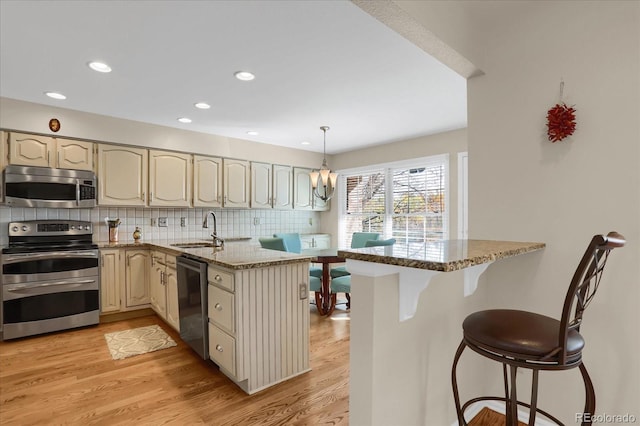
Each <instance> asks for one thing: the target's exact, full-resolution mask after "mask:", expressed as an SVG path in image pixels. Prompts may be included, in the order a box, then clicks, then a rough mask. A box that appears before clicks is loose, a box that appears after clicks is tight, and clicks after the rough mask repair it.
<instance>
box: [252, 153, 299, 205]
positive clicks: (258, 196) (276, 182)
mask: <svg viewBox="0 0 640 426" xmlns="http://www.w3.org/2000/svg"><path fill="white" fill-rule="evenodd" d="M292 193H293V191H292V167H291V166H280V165H277V164H273V165H271V164H268V163H257V162H252V163H251V208H254V209H270V208H274V209H281V210H284V209H291V208H292V207H293V201H292Z"/></svg>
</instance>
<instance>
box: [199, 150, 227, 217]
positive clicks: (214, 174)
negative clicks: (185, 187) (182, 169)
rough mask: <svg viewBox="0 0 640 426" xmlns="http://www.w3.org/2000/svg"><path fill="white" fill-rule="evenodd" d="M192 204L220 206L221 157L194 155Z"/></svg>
mask: <svg viewBox="0 0 640 426" xmlns="http://www.w3.org/2000/svg"><path fill="white" fill-rule="evenodd" d="M193 206H194V207H222V158H217V157H204V156H201V155H194V157H193Z"/></svg>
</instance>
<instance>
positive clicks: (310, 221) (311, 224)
mask: <svg viewBox="0 0 640 426" xmlns="http://www.w3.org/2000/svg"><path fill="white" fill-rule="evenodd" d="M309 226H313V218H312V217H310V218H309Z"/></svg>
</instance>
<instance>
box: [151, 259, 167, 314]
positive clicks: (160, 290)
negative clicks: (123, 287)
mask: <svg viewBox="0 0 640 426" xmlns="http://www.w3.org/2000/svg"><path fill="white" fill-rule="evenodd" d="M164 272H165V264H164V253H162V254H160V253H158V252H155V251H154V252H151V273H150V275H149V301H150V302H151V309H153V310H154V311H156V313H157V314H158V315H159V316H160V317H162V318H163V319H166V316H167V315H166V309H165V302H164V301H165V300H166V295H165V288H164V282H163V281H164Z"/></svg>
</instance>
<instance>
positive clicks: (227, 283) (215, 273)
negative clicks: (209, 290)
mask: <svg viewBox="0 0 640 426" xmlns="http://www.w3.org/2000/svg"><path fill="white" fill-rule="evenodd" d="M207 274H208V275H207V277H208V280H209V282H210V283H213V284H215V285H217V286H218V287H222V288H226V289H227V290H229V291H235V287H234V285H233V274H230V273H228V272H224V271H221V270H219V269H215V268H213V267H211V266H210V267H209V270H208V272H207Z"/></svg>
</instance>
